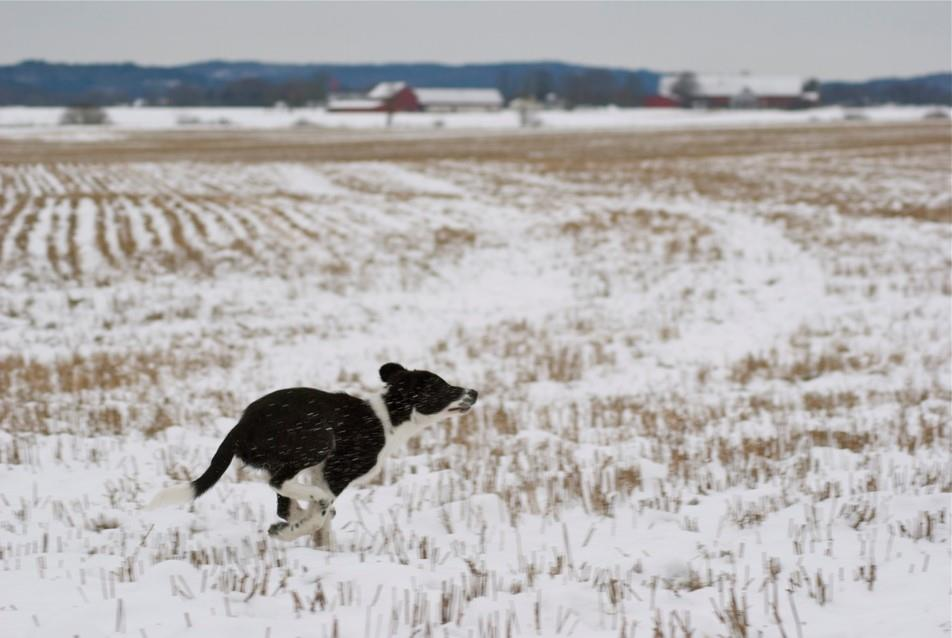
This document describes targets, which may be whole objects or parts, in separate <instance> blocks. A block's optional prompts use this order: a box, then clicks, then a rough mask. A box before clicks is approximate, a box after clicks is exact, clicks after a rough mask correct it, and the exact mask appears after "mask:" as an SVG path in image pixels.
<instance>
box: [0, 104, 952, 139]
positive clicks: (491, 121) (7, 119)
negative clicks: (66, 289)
mask: <svg viewBox="0 0 952 638" xmlns="http://www.w3.org/2000/svg"><path fill="white" fill-rule="evenodd" d="M105 111H106V114H107V116H108V118H109V125H107V126H102V127H88V126H85V127H84V126H59V122H60V118H61V117H62V115H63V112H64V109H63V108H60V107H42V108H38V107H10V106H5V107H0V139H4V138H6V139H11V138H12V139H23V138H39V139H45V140H52V141H57V140H69V141H72V142H83V141H100V140H105V139H116V138H121V137H122V136H123V135H124V133H126V132H128V131H132V130H169V129H185V130H196V129H198V130H201V129H212V130H215V129H225V130H227V129H243V128H256V129H283V128H305V129H306V128H325V129H327V128H329V129H362V130H364V129H371V130H373V129H377V130H379V129H384V128H387V115H386V114H385V113H328V112H327V111H326V110H324V109H323V108H296V109H286V108H285V109H276V108H234V107H230V108H214V107H196V108H187V107H143V108H134V107H110V108H107V109H105ZM937 113H945V114H946V115H948V113H949V109H948V108H946V107H930V106H898V105H896V106H877V107H869V108H864V109H855V108H853V109H851V108H843V107H840V106H829V107H823V108H816V109H809V110H802V111H782V110H764V109H757V110H719V111H718V110H714V111H705V110H684V109H659V108H617V107H605V108H578V109H575V110H573V111H562V110H554V111H538V112H535V113H533V114H532V121H533V124H534V126H536V127H541V128H547V129H558V130H561V129H598V128H639V129H654V128H668V129H683V128H688V127H689V128H694V127H724V126H765V125H777V124H803V123H819V122H841V121H844V120H846V119H860V120H868V121H871V122H909V121H917V120H922V119H923V118H925V117H926V115H928V114H933V115H935V114H937ZM390 126H391V128H393V129H396V130H405V129H410V130H420V129H424V130H425V129H434V130H442V129H451V130H458V129H462V130H467V129H491V130H512V129H517V128H519V127H520V114H519V112H518V111H516V110H502V111H496V112H488V113H482V112H471V113H466V112H463V113H397V114H395V115H394V116H393V118H392V121H391V122H390Z"/></svg>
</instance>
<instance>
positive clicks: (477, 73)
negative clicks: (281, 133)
mask: <svg viewBox="0 0 952 638" xmlns="http://www.w3.org/2000/svg"><path fill="white" fill-rule="evenodd" d="M660 76H661V73H659V72H656V71H650V70H645V69H637V70H632V69H620V68H605V67H591V66H582V65H576V64H565V63H561V62H504V63H498V64H464V65H458V66H457V65H445V64H269V63H263V62H253V61H249V62H225V61H208V62H199V63H195V64H186V65H180V66H169V67H161V66H140V65H137V64H130V63H127V64H59V63H49V62H44V61H38V60H28V61H24V62H20V63H18V64H14V65H8V66H0V104H4V105H28V106H30V105H32V106H47V105H66V104H78V103H83V104H100V105H110V104H121V103H128V102H132V101H134V100H138V99H142V100H145V101H147V102H148V103H151V104H171V105H181V106H198V105H209V106H212V105H223V106H268V105H271V104H273V103H274V102H276V101H278V100H283V101H285V102H287V103H289V104H292V105H299V104H304V103H307V102H313V101H319V100H321V99H323V98H324V97H325V96H326V94H327V93H328V92H329V91H363V90H366V89H368V88H370V87H371V86H373V85H374V84H376V83H377V82H383V81H397V80H403V81H407V82H409V83H410V84H412V85H416V86H434V87H453V86H469V87H482V88H490V87H494V88H498V89H499V90H500V91H501V92H502V93H503V95H504V96H505V97H506V99H512V98H514V97H518V96H522V95H532V96H535V97H537V98H540V99H542V98H544V97H546V96H547V95H550V94H554V95H556V96H557V97H559V98H560V99H562V100H564V101H566V102H567V103H569V104H618V105H621V106H636V105H638V104H641V102H642V100H643V99H644V97H645V96H647V95H653V94H655V93H656V92H657V89H658V80H659V78H660ZM821 95H822V101H823V103H825V104H873V103H882V102H898V103H903V104H933V103H940V104H952V75H950V74H947V73H946V74H942V73H940V74H934V75H926V76H921V77H916V78H889V79H881V80H870V81H868V82H859V83H847V82H829V83H824V84H823V85H822V91H821Z"/></svg>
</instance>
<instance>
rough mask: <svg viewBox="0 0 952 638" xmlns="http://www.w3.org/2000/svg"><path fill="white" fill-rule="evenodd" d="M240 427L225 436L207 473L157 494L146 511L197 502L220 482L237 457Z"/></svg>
mask: <svg viewBox="0 0 952 638" xmlns="http://www.w3.org/2000/svg"><path fill="white" fill-rule="evenodd" d="M237 430H238V426H235V427H234V428H233V429H232V430H231V432H229V433H228V435H227V436H225V440H224V441H222V442H221V445H219V446H218V451H216V452H215V456H213V457H212V462H211V463H210V464H209V465H208V469H207V470H205V473H204V474H202V475H201V476H199V477H198V478H197V479H195V480H194V481H192V482H191V483H179V484H178V485H173V486H172V487H167V488H165V489H164V490H162V491H160V492H159V493H158V494H156V495H155V496H154V497H153V498H152V500H151V501H149V504H148V505H146V506H145V507H146V509H149V510H153V509H158V508H160V507H165V506H167V505H181V504H182V503H188V502H190V501H193V500H195V499H196V498H198V497H199V496H201V495H202V494H204V493H205V492H207V491H208V490H209V489H211V487H212V485H214V484H215V483H217V482H218V479H220V478H221V476H222V474H224V473H225V470H227V469H228V466H229V465H231V459H232V457H233V456H234V455H235V440H236V439H237Z"/></svg>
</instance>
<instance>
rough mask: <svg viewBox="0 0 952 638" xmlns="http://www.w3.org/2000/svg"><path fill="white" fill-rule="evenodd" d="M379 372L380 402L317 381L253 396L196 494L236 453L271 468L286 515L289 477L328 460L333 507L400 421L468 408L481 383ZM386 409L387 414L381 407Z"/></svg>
mask: <svg viewBox="0 0 952 638" xmlns="http://www.w3.org/2000/svg"><path fill="white" fill-rule="evenodd" d="M380 378H381V380H382V381H383V382H384V383H385V384H386V386H387V387H386V390H385V392H384V393H383V395H382V396H381V401H380V402H379V403H378V404H377V408H376V409H375V407H374V404H373V402H372V401H365V400H363V399H359V398H357V397H354V396H351V395H349V394H345V393H336V394H332V393H329V392H324V391H322V390H316V389H314V388H288V389H285V390H278V391H276V392H272V393H271V394H268V395H265V396H263V397H261V398H260V399H258V400H257V401H254V402H253V403H251V404H250V405H249V406H248V407H247V408H246V409H245V411H244V413H243V414H242V416H241V419H240V420H239V421H238V423H237V424H236V425H235V427H234V428H232V430H231V431H230V432H229V433H228V434H227V435H226V436H225V439H224V440H223V441H222V443H221V445H220V446H219V448H218V451H216V452H215V455H214V457H213V458H212V461H211V464H210V465H209V466H208V469H206V470H205V472H204V473H203V474H202V475H201V476H200V477H198V478H197V479H195V480H194V481H192V482H191V484H190V487H191V490H190V492H191V494H190V497H191V498H198V497H199V496H201V495H202V494H204V493H205V492H207V491H208V490H209V489H210V488H211V487H212V486H213V485H214V484H215V483H216V482H217V481H218V479H220V478H221V476H222V475H223V474H224V473H225V470H227V469H228V466H229V465H230V464H231V459H232V458H233V457H236V456H237V457H238V458H239V459H240V460H241V461H243V462H244V463H246V464H247V465H249V466H251V467H254V468H258V469H262V470H265V471H267V472H268V474H269V479H268V482H269V484H270V485H271V486H272V487H273V488H274V489H275V490H276V491H278V492H279V495H278V506H277V513H278V516H280V517H281V518H283V519H285V520H287V519H289V517H290V514H291V498H290V497H289V496H288V495H287V494H282V493H281V492H282V489H283V486H284V484H285V483H286V482H287V481H290V480H291V479H293V478H294V477H295V476H297V475H298V474H299V473H300V472H302V471H303V470H306V469H308V468H314V467H315V466H320V465H321V464H322V463H323V466H322V473H321V474H322V478H323V482H324V484H325V485H326V487H327V489H329V490H330V492H331V495H328V496H329V497H330V499H321V502H320V506H321V509H322V510H327V509H328V508H329V507H330V502H327V501H328V500H329V501H331V502H332V499H333V498H336V497H337V496H338V495H339V494H340V493H341V492H342V491H343V490H344V488H346V487H347V486H348V485H349V484H350V483H352V482H353V481H355V480H357V479H359V478H361V477H364V476H365V475H367V474H368V473H369V472H371V471H372V470H374V468H375V467H377V466H378V463H379V462H380V461H381V460H382V459H380V458H379V457H380V455H381V452H382V451H384V450H385V448H386V447H387V442H388V440H390V439H391V437H394V436H395V435H396V433H398V432H400V431H401V430H400V428H405V429H410V428H420V427H423V426H425V425H426V424H427V423H429V422H430V421H435V420H438V419H439V418H443V417H445V416H451V414H449V413H451V412H460V413H462V412H466V411H468V410H469V409H470V408H471V407H472V405H473V404H474V403H475V402H476V398H477V396H478V395H477V392H476V391H475V390H467V389H465V388H461V387H457V386H451V385H449V384H448V383H446V382H445V381H444V380H443V379H441V378H440V377H438V376H437V375H435V374H433V373H432V372H427V371H425V370H407V369H406V368H404V367H403V366H401V365H400V364H397V363H387V364H385V365H384V366H382V367H381V368H380ZM382 409H384V410H385V411H386V415H385V417H384V419H381V416H380V414H379V413H380V410H382ZM384 421H389V423H385V422H384ZM415 432H416V430H415V429H414V430H412V431H411V432H410V433H411V434H412V433H415ZM403 434H404V435H406V434H407V431H406V430H404V431H403ZM394 440H397V439H394ZM174 489H176V488H170V489H169V490H166V491H165V493H169V492H171V491H172V490H174ZM285 491H286V490H285ZM165 493H160V494H159V495H158V496H156V498H155V499H154V500H153V504H155V505H160V504H166V503H172V502H181V501H182V500H188V498H187V496H188V495H187V494H185V493H184V492H182V493H181V494H182V495H183V497H186V498H184V499H181V498H179V496H177V495H176V496H169V495H168V494H165ZM280 525H283V524H279V526H278V527H280ZM272 528H273V529H274V528H275V526H272Z"/></svg>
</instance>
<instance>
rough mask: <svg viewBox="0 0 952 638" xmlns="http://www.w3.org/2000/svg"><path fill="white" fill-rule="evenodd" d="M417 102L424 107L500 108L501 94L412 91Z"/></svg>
mask: <svg viewBox="0 0 952 638" xmlns="http://www.w3.org/2000/svg"><path fill="white" fill-rule="evenodd" d="M413 92H414V93H416V96H417V100H418V101H419V102H420V104H421V105H423V106H424V107H426V106H483V107H501V106H502V103H503V99H502V94H501V93H500V92H499V91H498V89H427V88H422V89H413Z"/></svg>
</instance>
